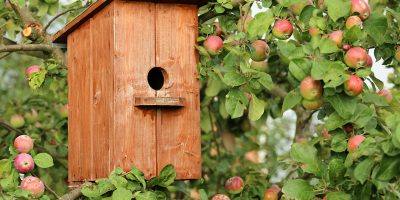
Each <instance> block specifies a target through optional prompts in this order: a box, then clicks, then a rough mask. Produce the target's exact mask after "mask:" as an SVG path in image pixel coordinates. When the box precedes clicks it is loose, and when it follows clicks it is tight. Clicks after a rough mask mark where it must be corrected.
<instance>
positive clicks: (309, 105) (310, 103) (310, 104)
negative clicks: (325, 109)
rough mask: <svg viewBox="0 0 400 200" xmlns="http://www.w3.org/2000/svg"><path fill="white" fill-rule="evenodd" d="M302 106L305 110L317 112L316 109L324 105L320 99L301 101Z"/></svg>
mask: <svg viewBox="0 0 400 200" xmlns="http://www.w3.org/2000/svg"><path fill="white" fill-rule="evenodd" d="M302 104H303V107H304V108H305V109H307V110H317V109H318V108H321V106H322V105H323V104H324V101H323V100H322V99H315V100H307V99H303V101H302Z"/></svg>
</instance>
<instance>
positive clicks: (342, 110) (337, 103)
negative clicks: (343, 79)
mask: <svg viewBox="0 0 400 200" xmlns="http://www.w3.org/2000/svg"><path fill="white" fill-rule="evenodd" d="M325 99H326V100H327V101H328V102H329V103H330V104H331V105H332V107H333V108H334V109H335V110H336V112H337V113H338V114H339V115H340V117H342V118H343V119H349V118H351V117H352V116H353V114H354V112H355V111H356V107H357V99H356V98H353V97H349V96H345V95H335V96H330V97H326V98H325Z"/></svg>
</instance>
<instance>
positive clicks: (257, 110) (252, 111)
mask: <svg viewBox="0 0 400 200" xmlns="http://www.w3.org/2000/svg"><path fill="white" fill-rule="evenodd" d="M251 96H252V98H251V101H250V107H249V119H250V120H251V121H257V120H258V119H260V117H261V116H262V115H263V114H264V111H265V106H266V102H265V101H263V100H261V99H258V98H257V96H256V95H254V94H251Z"/></svg>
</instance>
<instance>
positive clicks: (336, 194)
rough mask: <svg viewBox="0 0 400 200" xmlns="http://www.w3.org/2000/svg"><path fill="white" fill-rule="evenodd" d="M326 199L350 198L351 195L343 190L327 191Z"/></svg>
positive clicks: (343, 199)
mask: <svg viewBox="0 0 400 200" xmlns="http://www.w3.org/2000/svg"><path fill="white" fill-rule="evenodd" d="M326 199H327V200H351V195H349V194H346V193H344V192H329V193H328V194H326Z"/></svg>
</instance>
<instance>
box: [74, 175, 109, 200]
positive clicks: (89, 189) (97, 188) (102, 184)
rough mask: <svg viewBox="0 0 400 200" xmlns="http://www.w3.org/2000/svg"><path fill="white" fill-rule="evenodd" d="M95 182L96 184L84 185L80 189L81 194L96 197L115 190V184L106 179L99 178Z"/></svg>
mask: <svg viewBox="0 0 400 200" xmlns="http://www.w3.org/2000/svg"><path fill="white" fill-rule="evenodd" d="M96 183H97V184H96V185H89V186H88V185H86V186H84V187H83V188H82V190H81V192H82V194H83V195H84V196H86V197H91V198H96V197H100V196H101V195H103V194H105V193H107V192H109V191H112V190H115V186H114V185H113V184H112V183H111V182H110V181H109V180H108V179H100V180H97V181H96Z"/></svg>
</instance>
